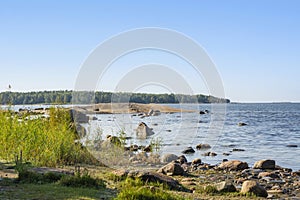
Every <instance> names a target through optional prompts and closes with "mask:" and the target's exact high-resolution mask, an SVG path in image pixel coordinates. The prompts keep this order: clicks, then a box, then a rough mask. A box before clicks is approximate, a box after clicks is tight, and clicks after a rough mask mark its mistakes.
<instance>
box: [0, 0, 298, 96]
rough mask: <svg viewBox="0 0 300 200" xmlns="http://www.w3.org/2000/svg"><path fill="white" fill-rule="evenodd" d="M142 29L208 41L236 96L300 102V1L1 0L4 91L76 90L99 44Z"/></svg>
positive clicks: (0, 83) (206, 45)
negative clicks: (86, 62) (84, 65)
mask: <svg viewBox="0 0 300 200" xmlns="http://www.w3.org/2000/svg"><path fill="white" fill-rule="evenodd" d="M129 2H130V3H129ZM142 27H162V28H169V29H173V30H176V31H179V32H181V33H184V34H186V35H187V36H189V37H191V38H193V39H194V40H195V41H197V42H198V43H199V44H200V45H202V46H203V47H204V48H205V50H206V51H207V53H208V54H209V55H210V57H211V58H212V60H213V61H214V62H215V64H216V66H217V68H218V71H219V73H220V75H221V77H222V80H223V83H224V88H225V93H226V97H227V98H230V99H231V100H232V101H241V102H266V101H268V102H273V101H298V102H299V101H300V87H299V86H300V84H299V82H300V78H299V77H300V1H298V0H295V1H291V0H286V1H285V0H282V1H276V0H257V1H256V0H248V1H246V0H244V1H240V0H236V1H230V0H229V1H213V0H212V1H211V0H210V1H204V0H199V1H196V0H194V1H171V0H166V1H160V0H157V1H121V0H120V1H106V2H104V1H63V2H55V1H30V0H27V1H14V0H12V1H6V2H5V1H1V2H0V34H1V35H0V66H1V73H0V91H5V90H7V87H8V85H9V84H11V85H12V90H13V91H32V90H54V89H72V88H73V87H74V83H75V80H76V76H77V74H78V72H79V70H80V66H81V64H82V63H83V61H84V60H85V59H86V58H87V56H88V55H89V53H90V52H91V51H92V50H93V49H94V48H95V47H96V46H97V45H99V44H100V43H101V42H102V41H104V40H105V39H107V38H109V37H111V36H112V35H115V34H118V33H120V32H123V31H126V30H129V29H134V28H142ZM104 89H105V88H104ZM107 89H109V88H107ZM200 92H201V91H200ZM203 93H206V91H203Z"/></svg>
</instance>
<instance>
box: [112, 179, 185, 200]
mask: <svg viewBox="0 0 300 200" xmlns="http://www.w3.org/2000/svg"><path fill="white" fill-rule="evenodd" d="M119 189H120V192H119V194H118V196H117V197H116V198H115V200H140V199H143V200H183V199H184V198H182V197H179V196H178V195H175V194H172V193H170V192H167V188H166V186H164V185H163V184H159V183H144V182H143V181H141V180H139V179H135V180H133V179H130V178H127V179H126V180H125V181H123V182H121V184H120V188H119Z"/></svg>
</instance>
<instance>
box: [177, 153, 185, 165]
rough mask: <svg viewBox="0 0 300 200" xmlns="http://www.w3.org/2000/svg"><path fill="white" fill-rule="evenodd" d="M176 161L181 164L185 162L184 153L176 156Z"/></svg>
mask: <svg viewBox="0 0 300 200" xmlns="http://www.w3.org/2000/svg"><path fill="white" fill-rule="evenodd" d="M177 162H179V163H180V164H181V165H182V164H183V163H187V159H186V157H185V156H184V155H181V156H179V157H178V159H177Z"/></svg>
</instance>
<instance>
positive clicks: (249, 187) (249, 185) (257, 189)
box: [241, 180, 268, 197]
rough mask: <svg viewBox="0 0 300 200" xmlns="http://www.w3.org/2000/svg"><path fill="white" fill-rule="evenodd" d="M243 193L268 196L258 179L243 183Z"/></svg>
mask: <svg viewBox="0 0 300 200" xmlns="http://www.w3.org/2000/svg"><path fill="white" fill-rule="evenodd" d="M241 193H243V194H246V193H253V194H254V195H256V196H258V197H267V196H268V193H267V191H266V189H265V188H264V187H262V186H261V185H259V184H258V183H257V182H256V181H252V180H251V181H245V182H244V183H243V185H242V189H241Z"/></svg>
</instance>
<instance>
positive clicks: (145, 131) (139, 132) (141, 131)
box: [136, 122, 154, 139]
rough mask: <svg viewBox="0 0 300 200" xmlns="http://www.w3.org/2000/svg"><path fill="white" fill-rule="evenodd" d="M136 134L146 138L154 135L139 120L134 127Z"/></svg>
mask: <svg viewBox="0 0 300 200" xmlns="http://www.w3.org/2000/svg"><path fill="white" fill-rule="evenodd" d="M136 135H137V137H138V138H141V139H146V138H147V137H148V136H151V135H154V132H153V131H152V129H151V128H149V127H148V126H147V124H146V123H144V122H141V123H140V124H139V125H138V127H137V129H136Z"/></svg>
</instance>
